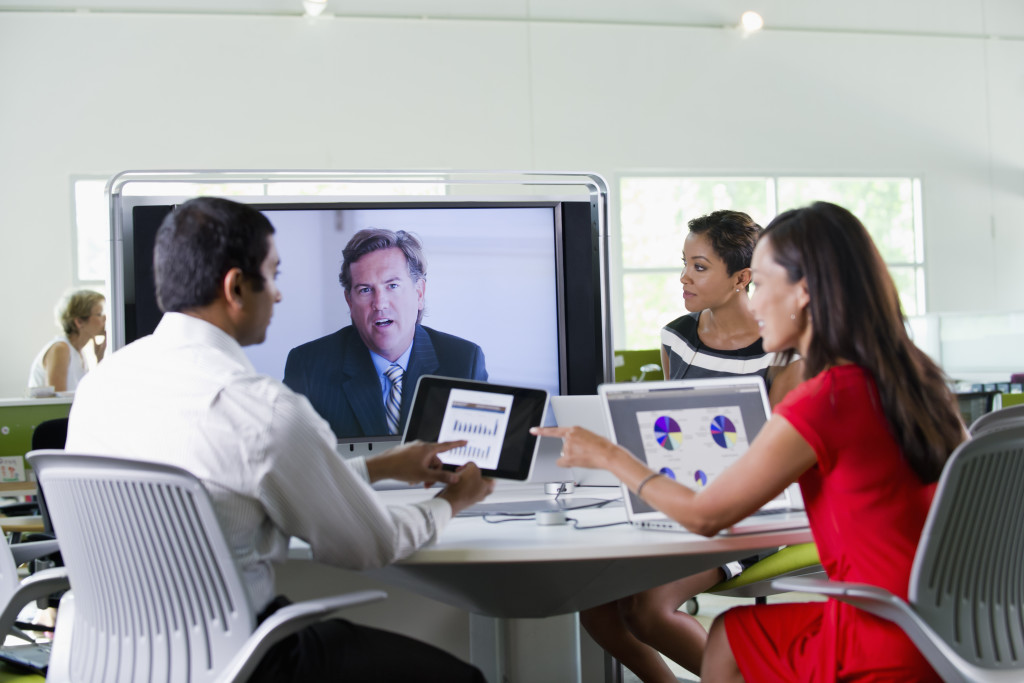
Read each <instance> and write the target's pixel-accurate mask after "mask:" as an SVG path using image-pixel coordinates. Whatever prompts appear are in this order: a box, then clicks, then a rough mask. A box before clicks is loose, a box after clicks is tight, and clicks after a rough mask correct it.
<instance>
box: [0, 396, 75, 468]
mask: <svg viewBox="0 0 1024 683" xmlns="http://www.w3.org/2000/svg"><path fill="white" fill-rule="evenodd" d="M70 412H71V399H70V398H24V399H6V398H5V399H0V455H25V454H26V453H28V452H29V450H31V448H32V432H33V431H35V428H36V425H38V424H39V423H40V422H45V421H46V420H53V419H56V418H58V417H67V416H68V414H69V413H70Z"/></svg>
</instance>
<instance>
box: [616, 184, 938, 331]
mask: <svg viewBox="0 0 1024 683" xmlns="http://www.w3.org/2000/svg"><path fill="white" fill-rule="evenodd" d="M619 190H620V192H619V195H620V235H621V241H620V249H619V255H620V260H619V261H618V262H617V263H616V264H615V266H617V267H618V269H619V274H620V276H621V277H620V278H619V282H620V283H621V289H620V290H619V291H618V292H616V295H617V296H616V297H615V302H614V305H615V306H616V308H617V313H618V315H617V316H616V317H617V324H616V325H615V328H614V329H615V332H616V335H615V347H616V348H622V349H646V348H657V347H658V346H659V345H660V344H659V330H660V329H661V328H662V327H663V326H664V325H665V323H667V322H669V321H670V320H673V319H675V318H677V317H679V316H680V315H682V314H683V313H684V312H685V308H684V307H683V302H682V290H681V287H680V285H679V273H680V270H681V269H682V260H681V257H682V248H683V239H684V238H685V236H686V232H687V227H686V224H687V223H688V222H689V221H690V220H691V219H693V218H696V217H697V216H702V215H704V214H706V213H710V212H711V211H717V210H719V209H736V210H738V211H745V212H746V213H748V214H750V215H751V216H752V217H753V218H754V220H756V221H757V222H758V223H759V224H761V225H767V224H768V223H769V222H770V221H771V219H772V218H774V217H775V215H776V214H777V213H778V212H779V207H782V208H783V209H786V208H790V207H796V206H805V205H807V204H809V203H811V202H813V201H816V200H823V201H829V202H833V203H835V204H839V205H840V206H843V207H846V208H847V209H849V210H850V211H852V212H853V213H854V214H855V215H856V216H857V217H858V218H860V219H861V221H862V222H863V223H864V225H865V226H867V228H868V231H869V232H870V233H871V236H872V238H873V239H874V240H875V244H876V245H877V246H878V249H879V251H880V252H881V254H882V258H884V259H885V261H886V263H887V264H888V266H889V272H890V273H891V274H892V277H893V280H894V281H895V283H896V287H897V289H898V290H899V293H900V299H901V301H902V304H903V311H904V313H906V314H907V315H908V316H910V315H920V314H922V313H924V310H925V305H924V304H925V302H924V247H923V237H922V229H921V210H920V195H921V189H920V181H919V180H917V179H914V178H823V177H731V178H730V177H722V178H696V177H624V178H622V179H621V181H620V184H619Z"/></svg>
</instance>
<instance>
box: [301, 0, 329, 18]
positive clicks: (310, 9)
mask: <svg viewBox="0 0 1024 683" xmlns="http://www.w3.org/2000/svg"><path fill="white" fill-rule="evenodd" d="M302 7H303V9H305V10H306V16H307V17H318V16H320V15H321V14H323V12H324V10H325V9H327V0H302Z"/></svg>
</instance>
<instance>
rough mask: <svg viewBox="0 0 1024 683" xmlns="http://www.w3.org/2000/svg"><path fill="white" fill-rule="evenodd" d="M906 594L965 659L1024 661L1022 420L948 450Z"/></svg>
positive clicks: (985, 663) (991, 664)
mask: <svg viewBox="0 0 1024 683" xmlns="http://www.w3.org/2000/svg"><path fill="white" fill-rule="evenodd" d="M909 598H910V602H911V604H913V606H914V609H915V611H916V612H917V613H918V615H919V616H920V617H921V618H922V619H923V620H924V621H925V622H926V623H927V624H928V625H929V626H930V627H931V628H932V629H933V630H934V631H935V632H936V633H937V634H938V635H939V636H941V637H942V638H943V640H945V641H946V643H947V644H948V645H949V646H950V647H951V648H952V649H953V650H954V651H955V652H956V653H957V654H958V655H959V656H960V657H962V658H963V659H964V660H966V661H968V662H970V663H972V664H974V665H976V666H979V667H983V668H986V669H1010V668H1016V667H1020V666H1021V663H1022V662H1024V629H1022V617H1024V427H1020V426H1018V427H1010V428H1007V429H1002V430H998V431H993V432H989V433H987V434H983V435H981V436H978V437H975V438H972V439H969V440H968V441H965V442H964V443H963V444H961V445H960V446H959V447H958V448H957V449H956V451H954V453H953V455H952V456H950V460H949V462H948V463H947V464H946V467H945V469H944V470H943V473H942V477H941V479H940V480H939V485H938V488H937V490H936V493H935V499H934V502H933V503H932V508H931V510H930V511H929V514H928V519H927V521H926V522H925V526H924V531H923V532H922V535H921V542H920V544H919V545H918V551H917V555H916V556H915V558H914V567H913V570H912V572H911V576H910V592H909Z"/></svg>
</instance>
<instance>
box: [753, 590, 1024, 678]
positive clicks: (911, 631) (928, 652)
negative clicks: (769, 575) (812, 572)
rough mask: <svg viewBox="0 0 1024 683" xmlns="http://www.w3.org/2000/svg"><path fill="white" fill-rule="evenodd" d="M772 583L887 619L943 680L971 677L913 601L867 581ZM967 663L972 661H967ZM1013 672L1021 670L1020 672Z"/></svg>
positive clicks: (961, 661)
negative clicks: (918, 611)
mask: <svg viewBox="0 0 1024 683" xmlns="http://www.w3.org/2000/svg"><path fill="white" fill-rule="evenodd" d="M772 586H773V587H775V588H778V589H780V590H784V591H797V592H800V593H819V594H821V595H827V596H829V597H832V598H835V599H836V600H839V601H841V602H846V603H849V604H851V605H853V606H854V607H857V608H858V609H862V610H864V611H865V612H868V613H870V614H874V615H875V616H877V617H881V618H883V619H887V620H888V621H891V622H893V623H894V624H896V625H897V626H899V627H900V628H901V629H903V632H904V633H906V634H907V636H908V637H909V638H910V639H911V640H912V641H913V642H914V645H916V646H917V649H918V650H920V651H921V654H922V655H924V657H925V659H927V660H928V663H929V664H931V665H932V668H934V669H935V671H936V672H937V673H938V674H939V676H940V677H941V678H942V680H943V681H947V682H952V681H967V680H971V679H968V678H965V676H964V673H963V670H962V668H961V667H963V666H964V665H965V664H967V662H965V661H964V660H963V659H962V658H961V657H960V656H959V655H957V653H956V652H955V651H954V650H953V649H952V648H951V647H949V645H947V644H946V641H945V640H943V638H942V636H940V635H939V634H938V633H936V632H935V630H934V629H932V627H931V626H929V625H928V623H927V622H925V621H924V620H923V619H921V617H919V616H918V615H917V612H915V611H914V608H913V607H912V606H911V605H909V604H908V603H907V602H906V601H904V600H903V599H902V598H900V597H899V596H897V595H893V594H892V593H890V592H889V591H887V590H885V589H884V588H879V587H878V586H872V585H870V584H865V583H847V582H844V581H829V580H828V579H811V578H800V577H791V578H783V579H776V580H775V581H772ZM968 666H970V665H969V664H968ZM1013 673H1014V674H1015V675H1017V674H1019V672H1013Z"/></svg>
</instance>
